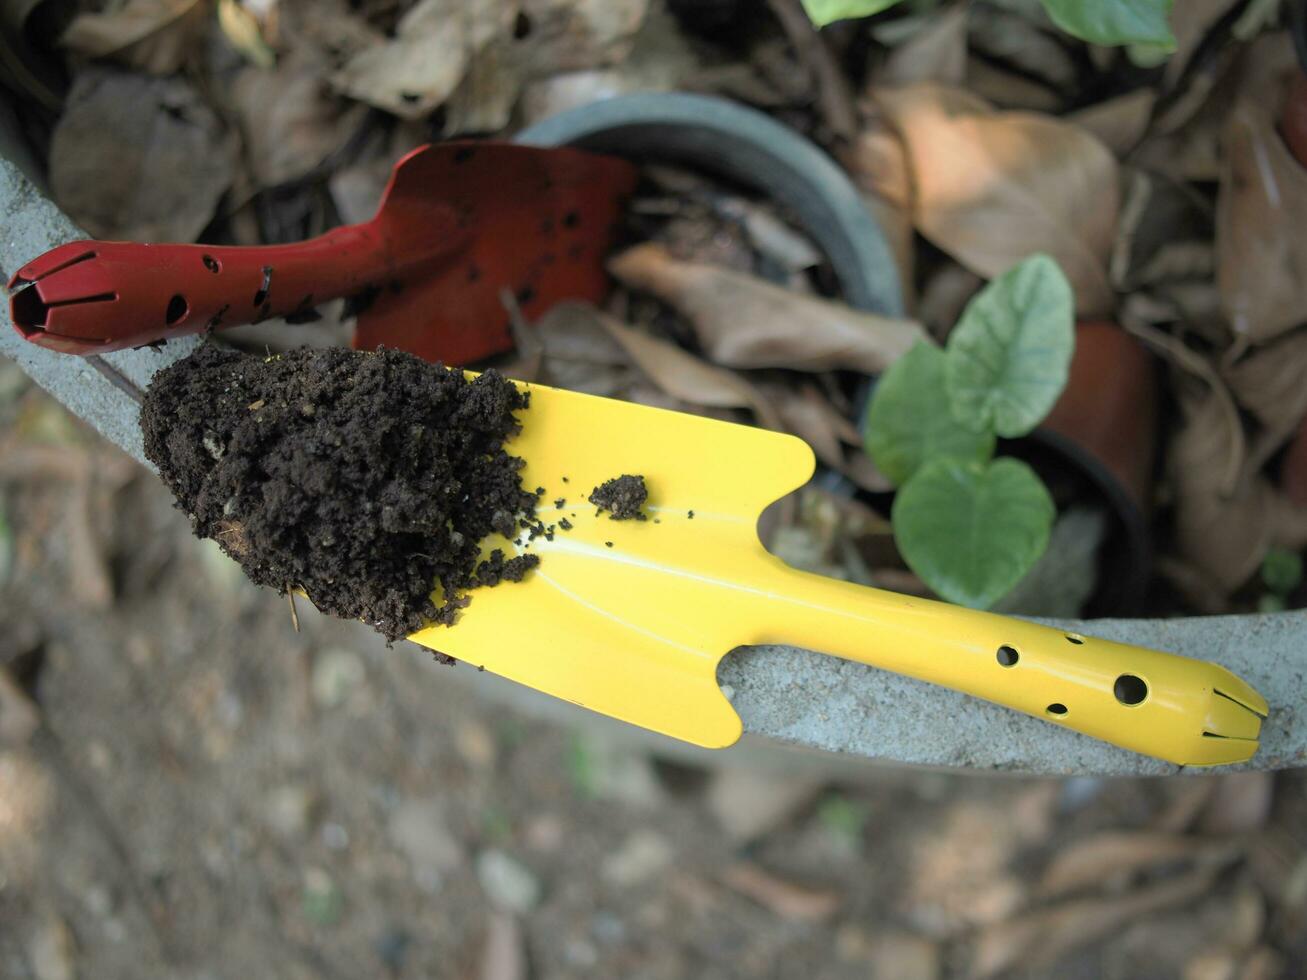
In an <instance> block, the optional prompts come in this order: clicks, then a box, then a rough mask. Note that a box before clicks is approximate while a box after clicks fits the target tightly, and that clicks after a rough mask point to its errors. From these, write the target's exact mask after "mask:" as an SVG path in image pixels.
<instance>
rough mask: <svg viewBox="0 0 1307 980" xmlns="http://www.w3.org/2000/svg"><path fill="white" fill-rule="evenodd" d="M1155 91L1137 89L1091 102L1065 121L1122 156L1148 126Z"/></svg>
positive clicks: (1155, 96)
mask: <svg viewBox="0 0 1307 980" xmlns="http://www.w3.org/2000/svg"><path fill="white" fill-rule="evenodd" d="M1156 103H1157V92H1155V91H1154V90H1153V89H1151V88H1139V89H1135V90H1134V91H1133V92H1127V93H1126V94H1125V95H1118V96H1117V97H1116V98H1114V99H1105V100H1103V101H1102V102H1095V103H1094V104H1093V105H1091V106H1087V107H1086V108H1084V109H1080V110H1078V111H1076V112H1073V113H1071V114H1070V115H1068V116H1067V119H1068V121H1070V122H1073V123H1075V124H1076V125H1077V126H1079V127H1080V128H1081V129H1083V130H1085V131H1086V132H1088V133H1091V134H1093V135H1094V136H1096V137H1098V139H1099V140H1100V141H1102V143H1103V145H1104V146H1106V147H1107V148H1108V149H1109V150H1111V151H1112V152H1113V153H1115V154H1116V155H1117V156H1118V157H1123V156H1125V155H1126V154H1127V153H1129V152H1130V151H1131V150H1133V149H1134V148H1135V146H1136V144H1138V142H1139V141H1140V140H1141V139H1142V138H1143V136H1144V133H1145V132H1146V131H1147V129H1148V120H1149V119H1150V118H1151V117H1152V114H1153V106H1154V105H1155V104H1156Z"/></svg>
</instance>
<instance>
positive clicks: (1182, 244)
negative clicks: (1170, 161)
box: [1110, 170, 1216, 292]
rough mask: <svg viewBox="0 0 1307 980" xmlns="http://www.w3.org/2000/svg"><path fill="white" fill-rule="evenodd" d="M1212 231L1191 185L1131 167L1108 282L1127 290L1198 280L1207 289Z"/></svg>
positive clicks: (1203, 204) (1212, 266) (1212, 255)
mask: <svg viewBox="0 0 1307 980" xmlns="http://www.w3.org/2000/svg"><path fill="white" fill-rule="evenodd" d="M1212 235H1213V224H1212V213H1211V208H1210V207H1209V206H1208V205H1207V203H1206V202H1205V201H1204V200H1202V198H1200V197H1199V196H1198V195H1197V194H1195V193H1194V191H1193V190H1192V189H1191V188H1189V187H1188V186H1186V185H1183V184H1179V183H1177V182H1175V181H1173V180H1171V179H1169V178H1167V177H1164V176H1162V175H1160V174H1153V173H1148V172H1145V171H1142V170H1131V171H1129V180H1128V181H1127V190H1126V197H1125V205H1124V207H1123V208H1122V209H1121V218H1120V221H1119V222H1118V224H1117V232H1116V239H1115V241H1114V242H1113V245H1112V257H1111V262H1110V272H1111V278H1112V284H1113V285H1114V286H1115V287H1116V288H1117V289H1119V290H1121V291H1122V292H1130V291H1134V290H1138V289H1143V288H1145V287H1151V286H1157V285H1159V284H1160V283H1164V282H1165V283H1170V282H1174V281H1177V280H1201V281H1202V282H1201V285H1202V286H1203V288H1205V289H1208V290H1209V291H1210V289H1211V285H1210V280H1211V278H1212V273H1213V271H1214V269H1215V260H1216V259H1215V251H1214V250H1213V248H1212Z"/></svg>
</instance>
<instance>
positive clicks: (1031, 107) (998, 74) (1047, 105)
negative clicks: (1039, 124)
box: [967, 56, 1062, 114]
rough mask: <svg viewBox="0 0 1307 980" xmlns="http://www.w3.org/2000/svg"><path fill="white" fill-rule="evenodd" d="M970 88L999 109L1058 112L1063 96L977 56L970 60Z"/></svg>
mask: <svg viewBox="0 0 1307 980" xmlns="http://www.w3.org/2000/svg"><path fill="white" fill-rule="evenodd" d="M967 88H968V90H970V91H971V92H974V93H975V94H976V95H978V96H979V97H980V98H982V99H984V100H985V101H986V102H988V103H989V104H990V105H991V106H992V107H994V108H998V109H1020V110H1024V111H1027V112H1042V113H1049V114H1056V112H1057V111H1058V110H1059V109H1061V108H1062V99H1061V97H1060V96H1059V95H1058V94H1057V93H1056V92H1054V91H1053V90H1052V89H1051V88H1048V87H1047V86H1046V85H1042V84H1040V83H1039V82H1036V81H1032V80H1031V79H1029V78H1026V77H1025V76H1024V75H1018V74H1017V73H1016V72H1011V71H1006V70H1004V69H1003V68H1000V67H999V66H998V65H994V64H991V63H990V62H988V61H985V60H984V59H983V58H977V57H975V56H972V57H969V58H968V59H967Z"/></svg>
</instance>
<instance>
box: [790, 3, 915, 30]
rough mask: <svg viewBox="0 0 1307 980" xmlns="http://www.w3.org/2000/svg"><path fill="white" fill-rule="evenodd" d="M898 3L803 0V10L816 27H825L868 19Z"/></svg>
mask: <svg viewBox="0 0 1307 980" xmlns="http://www.w3.org/2000/svg"><path fill="white" fill-rule="evenodd" d="M899 2H900V0H803V9H804V10H806V11H807V12H808V19H809V20H810V21H812V22H813V23H814V24H816V25H817V26H818V27H825V26H826V25H827V24H833V23H834V22H835V21H837V20H850V19H851V18H854V17H870V16H871V15H872V14H878V13H880V12H881V11H882V10H888V9H889V8H890V7H893V6H894V5H895V4H897V3H899Z"/></svg>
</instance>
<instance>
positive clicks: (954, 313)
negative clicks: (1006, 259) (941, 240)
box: [917, 262, 985, 342]
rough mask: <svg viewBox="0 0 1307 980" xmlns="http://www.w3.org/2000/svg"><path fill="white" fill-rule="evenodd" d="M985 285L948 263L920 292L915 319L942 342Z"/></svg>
mask: <svg viewBox="0 0 1307 980" xmlns="http://www.w3.org/2000/svg"><path fill="white" fill-rule="evenodd" d="M984 285H985V281H984V280H983V279H981V278H980V276H978V275H976V274H975V273H974V272H972V271H971V270H970V269H964V268H963V267H962V266H960V265H958V264H957V263H956V262H948V263H946V264H944V265H942V266H941V267H940V268H939V270H938V271H937V272H936V273H935V274H934V275H933V276H931V277H930V279H929V280H928V281H927V282H926V286H925V288H924V289H923V290H922V291H921V302H920V303H919V304H918V307H917V317H918V318H919V319H920V320H921V322H922V323H924V324H925V325H926V329H928V330H929V331H930V334H931V336H932V337H934V338H935V339H936V340H938V341H941V342H943V341H944V339H945V338H947V337H948V335H949V333H950V332H952V330H953V327H954V325H956V324H957V322H958V318H959V317H961V316H962V311H963V310H964V309H966V306H967V303H969V302H970V301H971V298H972V297H973V296H975V295H976V293H978V292H980V290H981V288H982V287H983V286H984Z"/></svg>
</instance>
